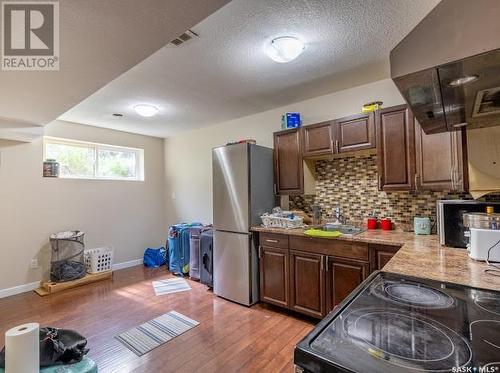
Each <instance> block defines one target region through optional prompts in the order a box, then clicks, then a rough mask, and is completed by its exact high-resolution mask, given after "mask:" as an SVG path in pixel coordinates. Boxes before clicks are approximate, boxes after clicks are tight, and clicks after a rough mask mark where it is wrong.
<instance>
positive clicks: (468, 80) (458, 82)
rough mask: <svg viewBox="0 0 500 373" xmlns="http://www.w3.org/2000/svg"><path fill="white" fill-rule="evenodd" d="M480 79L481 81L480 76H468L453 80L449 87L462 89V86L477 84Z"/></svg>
mask: <svg viewBox="0 0 500 373" xmlns="http://www.w3.org/2000/svg"><path fill="white" fill-rule="evenodd" d="M478 79H479V76H478V75H466V76H462V77H460V78H457V79H453V80H452V81H451V82H449V83H448V85H449V86H450V87H460V86H461V85H464V84H468V83H472V82H475V81H476V80H478Z"/></svg>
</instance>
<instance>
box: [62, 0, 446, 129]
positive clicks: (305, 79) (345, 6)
mask: <svg viewBox="0 0 500 373" xmlns="http://www.w3.org/2000/svg"><path fill="white" fill-rule="evenodd" d="M438 2H439V0H233V1H232V2H230V3H229V4H227V5H225V6H224V7H223V8H221V9H219V10H218V11H217V12H215V13H213V14H212V15H211V16H209V17H208V18H206V19H205V20H203V21H202V22H201V23H199V24H198V25H196V26H195V27H192V29H193V30H194V31H195V32H197V33H198V34H199V35H200V38H199V39H195V40H192V41H190V42H188V43H187V44H185V45H183V46H181V47H178V48H175V47H168V46H167V47H164V48H162V49H160V50H159V51H157V52H156V53H155V54H153V55H152V56H150V57H149V58H147V59H146V60H144V61H143V62H141V63H140V64H138V65H136V66H135V67H133V68H132V69H130V70H129V71H127V72H126V73H124V74H123V75H121V76H120V77H118V78H117V79H115V80H114V81H112V82H111V83H109V84H108V85H106V86H105V87H103V88H102V89H100V90H99V91H97V92H96V93H94V94H93V95H92V96H90V97H88V98H87V99H86V100H84V101H82V102H81V103H80V104H78V105H76V106H75V107H73V108H72V109H71V110H69V111H68V112H66V113H65V114H63V115H62V116H61V117H60V119H62V120H67V121H72V122H77V123H84V124H90V125H94V126H101V127H107V128H113V129H118V130H123V131H128V132H134V133H141V134H146V135H152V136H160V137H168V136H172V135H175V134H176V133H178V132H179V131H183V130H189V129H193V128H198V127H202V126H209V125H213V124H216V123H219V122H221V121H224V120H229V119H233V118H237V117H242V116H246V115H250V114H253V113H256V112H260V111H264V110H267V109H271V108H275V107H279V106H282V105H286V104H289V103H293V102H297V101H300V100H303V99H306V98H310V97H314V96H318V95H322V94H326V93H328V92H331V91H332V90H333V88H334V87H335V84H336V81H338V80H341V79H342V78H343V76H345V75H346V74H348V72H349V74H350V75H349V77H350V78H352V79H353V80H354V81H355V80H356V79H355V77H356V72H357V71H359V75H362V74H364V73H365V72H366V71H368V70H370V69H373V70H374V71H375V72H374V74H373V76H374V77H377V78H381V76H380V70H381V69H380V68H379V66H380V65H381V63H380V61H381V60H384V61H385V60H386V59H387V58H388V56H389V51H390V50H391V49H392V48H393V47H394V46H395V45H396V44H397V43H398V42H399V41H400V40H401V39H402V38H403V37H404V36H405V35H406V34H407V33H408V32H409V31H410V30H411V29H412V28H413V27H414V26H415V25H416V24H417V23H418V22H419V21H420V20H421V19H422V18H423V17H424V16H425V15H426V14H427V13H428V12H429V11H430V10H431V9H432V8H433V7H434V6H435V5H436V4H437V3H438ZM280 35H292V36H297V37H299V38H301V39H302V40H303V41H305V42H306V50H305V52H304V53H303V54H302V55H301V56H300V57H299V58H297V59H296V60H295V61H293V62H290V63H288V64H278V63H275V62H273V61H272V60H270V59H269V58H268V57H267V55H266V54H265V53H264V46H265V44H266V43H267V42H269V41H270V40H271V39H273V38H274V37H277V36H280ZM377 66H378V67H377ZM384 66H385V65H384ZM363 71H364V72H363ZM386 73H388V71H387V70H384V71H383V74H386ZM377 74H378V76H377ZM365 75H366V74H365ZM137 103H151V104H154V105H156V106H158V107H159V108H160V113H159V114H158V115H157V116H155V117H153V118H141V117H139V116H138V115H137V114H135V113H134V112H133V109H132V107H133V106H134V105H135V104H137ZM117 112H118V113H123V114H124V117H123V118H120V119H116V118H114V117H112V116H111V114H112V113H117Z"/></svg>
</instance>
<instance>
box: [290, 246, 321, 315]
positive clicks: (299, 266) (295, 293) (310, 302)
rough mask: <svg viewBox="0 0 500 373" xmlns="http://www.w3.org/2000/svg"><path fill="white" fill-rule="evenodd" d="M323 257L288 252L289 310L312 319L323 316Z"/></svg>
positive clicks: (293, 251)
mask: <svg viewBox="0 0 500 373" xmlns="http://www.w3.org/2000/svg"><path fill="white" fill-rule="evenodd" d="M324 263H325V257H324V256H323V255H320V254H312V253H305V252H301V251H295V250H290V309H291V310H294V311H297V312H301V313H304V314H307V315H310V316H314V317H323V316H324V315H325V296H324V291H325V276H324Z"/></svg>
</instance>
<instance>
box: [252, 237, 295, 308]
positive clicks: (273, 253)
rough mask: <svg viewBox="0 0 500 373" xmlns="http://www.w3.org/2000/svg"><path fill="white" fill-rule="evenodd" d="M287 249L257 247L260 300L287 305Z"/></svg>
mask: <svg viewBox="0 0 500 373" xmlns="http://www.w3.org/2000/svg"><path fill="white" fill-rule="evenodd" d="M288 265H289V250H288V249H282V248H277V247H268V246H260V247H259V270H260V300H261V301H263V302H267V303H272V304H275V305H278V306H282V307H287V308H288V307H289V304H290V302H289V293H290V289H289V276H290V274H289V270H288V268H289V267H288Z"/></svg>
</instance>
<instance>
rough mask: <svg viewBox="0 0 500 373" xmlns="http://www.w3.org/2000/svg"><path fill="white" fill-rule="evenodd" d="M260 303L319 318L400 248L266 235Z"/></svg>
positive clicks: (261, 259)
mask: <svg viewBox="0 0 500 373" xmlns="http://www.w3.org/2000/svg"><path fill="white" fill-rule="evenodd" d="M259 244H260V247H259V265H260V268H259V269H260V300H261V301H262V302H266V303H271V304H274V305H277V306H280V307H283V308H287V309H290V310H292V311H296V312H300V313H303V314H305V315H309V316H312V317H316V318H323V317H324V316H325V315H326V314H328V313H329V312H330V311H331V310H332V309H333V308H334V307H335V306H337V305H338V304H339V303H340V302H342V301H343V300H344V299H345V298H346V297H347V296H348V295H349V294H350V293H351V292H352V291H353V290H354V289H355V288H356V287H357V286H358V285H359V284H361V283H362V282H363V281H364V280H365V279H366V277H367V276H368V274H369V273H370V271H371V272H373V271H375V270H380V269H382V268H383V267H384V265H385V264H386V263H387V262H388V261H389V260H390V259H391V258H392V256H393V255H394V254H395V253H396V252H397V251H398V250H399V247H398V246H387V245H377V244H367V243H363V242H352V241H343V240H325V239H321V238H307V237H301V236H292V235H290V236H288V235H285V234H271V233H261V234H260V236H259Z"/></svg>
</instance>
